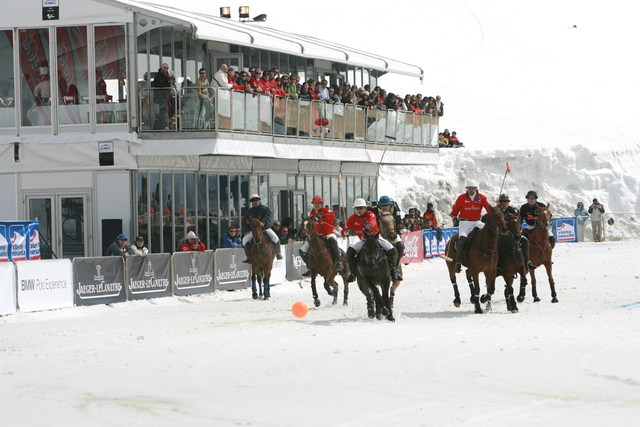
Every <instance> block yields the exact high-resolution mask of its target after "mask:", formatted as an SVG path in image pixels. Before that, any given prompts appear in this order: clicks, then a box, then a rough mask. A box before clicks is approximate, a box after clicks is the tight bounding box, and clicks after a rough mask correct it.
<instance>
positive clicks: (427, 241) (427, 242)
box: [416, 230, 434, 259]
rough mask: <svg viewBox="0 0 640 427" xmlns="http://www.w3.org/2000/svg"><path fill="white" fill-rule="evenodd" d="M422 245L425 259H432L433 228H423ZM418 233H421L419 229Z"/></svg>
mask: <svg viewBox="0 0 640 427" xmlns="http://www.w3.org/2000/svg"><path fill="white" fill-rule="evenodd" d="M421 232H422V246H423V247H424V259H431V258H433V257H434V255H433V253H432V252H431V249H432V248H431V233H432V231H431V230H422V231H421ZM416 233H420V231H417V232H416Z"/></svg>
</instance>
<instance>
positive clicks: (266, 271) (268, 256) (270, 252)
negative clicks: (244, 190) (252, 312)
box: [249, 218, 276, 300]
mask: <svg viewBox="0 0 640 427" xmlns="http://www.w3.org/2000/svg"><path fill="white" fill-rule="evenodd" d="M249 227H250V228H251V233H252V234H253V240H251V248H250V249H249V253H250V254H251V296H252V297H253V299H258V297H259V296H260V297H263V298H264V299H265V300H267V299H269V298H270V297H271V291H270V289H269V288H270V286H269V279H270V278H271V269H272V268H273V259H274V258H275V256H276V249H275V248H274V244H273V243H272V242H271V240H270V239H269V236H267V235H266V233H265V232H264V231H263V230H262V225H261V224H260V220H259V219H256V218H249ZM256 282H257V283H256ZM263 283H264V293H263ZM256 284H257V285H258V286H256Z"/></svg>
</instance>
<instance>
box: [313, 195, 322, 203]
mask: <svg viewBox="0 0 640 427" xmlns="http://www.w3.org/2000/svg"><path fill="white" fill-rule="evenodd" d="M311 203H324V200H322V196H313V199H311Z"/></svg>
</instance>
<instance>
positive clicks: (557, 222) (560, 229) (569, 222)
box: [551, 217, 578, 243]
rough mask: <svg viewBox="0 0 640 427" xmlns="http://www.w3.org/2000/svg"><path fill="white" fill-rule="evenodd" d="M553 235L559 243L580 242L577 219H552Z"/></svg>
mask: <svg viewBox="0 0 640 427" xmlns="http://www.w3.org/2000/svg"><path fill="white" fill-rule="evenodd" d="M551 223H552V230H553V234H554V235H555V236H556V241H557V242H562V243H575V242H577V241H578V234H577V232H576V218H575V217H570V218H551Z"/></svg>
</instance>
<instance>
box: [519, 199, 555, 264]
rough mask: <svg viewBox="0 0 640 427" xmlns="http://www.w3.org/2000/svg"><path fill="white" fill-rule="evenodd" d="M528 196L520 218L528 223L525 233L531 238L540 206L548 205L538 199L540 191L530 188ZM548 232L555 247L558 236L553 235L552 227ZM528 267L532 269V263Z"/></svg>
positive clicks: (550, 241)
mask: <svg viewBox="0 0 640 427" xmlns="http://www.w3.org/2000/svg"><path fill="white" fill-rule="evenodd" d="M526 198H527V203H525V204H524V205H522V206H521V207H520V220H521V221H523V222H526V223H527V225H525V227H524V235H525V236H526V237H527V238H529V236H530V235H531V230H533V229H534V228H536V217H537V216H538V208H546V207H547V205H545V204H544V203H542V202H539V201H538V193H536V192H535V191H534V190H529V191H528V192H527V195H526ZM547 232H548V234H549V243H550V244H551V247H552V248H554V247H555V246H556V236H554V235H553V231H552V230H551V229H549V230H547ZM528 267H529V269H531V267H532V265H529V266H528ZM533 268H535V266H533Z"/></svg>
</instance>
